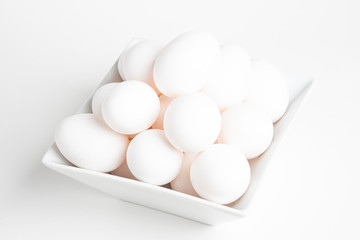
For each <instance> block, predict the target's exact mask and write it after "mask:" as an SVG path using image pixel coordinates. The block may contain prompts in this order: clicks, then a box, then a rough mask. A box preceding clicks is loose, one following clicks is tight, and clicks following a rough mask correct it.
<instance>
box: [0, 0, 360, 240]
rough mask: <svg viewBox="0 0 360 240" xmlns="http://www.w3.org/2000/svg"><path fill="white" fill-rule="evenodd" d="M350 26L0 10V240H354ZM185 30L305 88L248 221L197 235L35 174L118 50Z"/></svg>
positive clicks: (220, 8) (258, 16) (199, 5)
mask: <svg viewBox="0 0 360 240" xmlns="http://www.w3.org/2000/svg"><path fill="white" fill-rule="evenodd" d="M359 13H360V2H359V1H357V0H353V1H350V0H343V1H330V0H328V1H325V0H315V1H314V0H313V1H310V0H308V1H304V0H295V1H294V0H293V1H287V0H282V1H281V0H275V1H266V0H251V1H240V0H234V1H228V0H221V1H205V0H204V1H195V0H182V1H165V0H164V1H160V0H155V1H135V0H131V1H130V0H128V1H123V0H117V1H97V2H96V1H89V0H86V1H85V0H84V1H73V0H71V1H45V0H44V1H39V0H33V1H10V0H0V163H1V165H0V239H4V240H5V239H6V240H7V239H359V238H360V231H359V230H358V229H357V227H359V225H360V223H359V215H360V207H359V205H360V194H359V189H360V185H359V183H360V164H359V161H360V158H359V151H360V137H359V135H360V114H359V112H360V110H359V109H360V94H359V90H360V87H359V86H360V84H359V82H360V14H359ZM198 28H201V29H205V30H209V31H211V32H213V33H214V34H215V35H216V36H217V38H218V39H219V41H220V42H222V43H225V42H240V43H241V44H242V45H243V46H244V47H245V48H246V49H247V50H248V51H249V53H250V54H251V56H253V57H257V58H265V59H267V60H269V61H271V62H273V63H274V64H276V65H277V66H278V67H279V68H281V69H283V70H284V71H286V72H292V73H299V74H305V75H308V76H314V77H315V78H316V80H317V83H316V86H315V88H314V89H313V91H312V93H311V96H310V97H309V99H308V101H307V103H306V104H305V105H304V108H303V109H302V110H301V111H300V112H299V114H298V117H297V119H296V120H295V122H294V124H293V126H292V127H291V129H290V130H289V133H288V135H287V137H286V138H285V141H283V144H282V146H281V150H279V151H278V153H277V155H276V159H277V160H276V161H274V163H273V164H272V168H277V169H280V171H278V172H279V173H281V174H279V175H276V176H273V180H272V181H269V182H268V185H269V192H268V195H267V196H264V204H263V207H262V208H259V211H258V212H257V213H256V214H253V215H251V216H249V217H248V218H246V219H244V220H243V221H239V222H233V223H229V224H225V225H221V226H216V227H210V226H207V225H203V224H200V223H196V222H193V221H189V220H186V219H182V218H180V217H176V216H172V215H168V214H164V213H161V212H158V211H155V210H151V209H147V208H144V207H139V206H136V205H133V204H129V203H125V202H122V201H120V200H117V199H115V198H112V197H110V196H107V195H105V194H102V193H100V192H98V191H96V190H94V189H92V188H90V187H88V186H86V185H83V184H81V183H78V182H76V181H74V180H72V179H69V178H67V177H65V176H63V175H60V174H58V173H56V172H53V171H51V170H49V169H47V168H45V167H44V166H42V164H41V158H42V155H43V154H44V152H45V151H46V149H47V148H48V147H49V146H50V144H51V143H52V141H53V133H54V128H55V126H56V124H57V123H58V122H59V121H60V120H61V119H63V118H65V117H66V116H69V115H71V114H72V113H74V112H75V111H76V110H77V109H78V108H79V106H80V105H81V103H82V102H83V101H85V99H86V97H87V96H88V95H89V94H90V93H91V92H92V91H93V90H94V88H95V87H96V85H97V84H98V83H99V82H100V81H101V80H102V78H103V76H104V75H105V74H106V72H107V71H108V69H109V68H110V67H111V66H112V64H113V63H114V61H115V60H116V58H117V57H118V55H119V54H120V52H121V50H122V49H123V47H124V46H125V44H126V43H127V42H128V41H129V40H130V39H131V38H133V37H144V38H154V39H159V40H163V41H168V40H170V38H172V37H174V36H175V35H177V34H179V33H181V32H184V31H187V30H191V29H198Z"/></svg>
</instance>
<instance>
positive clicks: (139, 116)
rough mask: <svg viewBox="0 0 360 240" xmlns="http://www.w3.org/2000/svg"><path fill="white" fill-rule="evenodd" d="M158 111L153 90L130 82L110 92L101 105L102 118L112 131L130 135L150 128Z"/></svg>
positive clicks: (158, 104)
mask: <svg viewBox="0 0 360 240" xmlns="http://www.w3.org/2000/svg"><path fill="white" fill-rule="evenodd" d="M159 109H160V101H159V98H158V96H157V94H156V92H155V91H154V89H152V88H151V87H150V86H149V85H147V84H146V83H144V82H141V81H137V80H131V81H124V82H121V83H120V84H119V85H118V86H116V87H114V88H113V89H112V90H111V92H110V93H109V95H108V96H107V97H106V98H105V100H104V102H103V104H102V116H103V118H104V121H105V122H106V124H108V125H109V127H110V128H112V129H113V130H114V131H116V132H119V133H122V134H127V135H131V134H136V133H139V132H141V131H143V130H145V129H148V128H149V127H151V125H152V124H153V123H154V122H155V120H156V119H157V116H158V114H159Z"/></svg>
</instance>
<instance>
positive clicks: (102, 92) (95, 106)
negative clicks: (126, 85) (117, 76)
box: [91, 82, 120, 121]
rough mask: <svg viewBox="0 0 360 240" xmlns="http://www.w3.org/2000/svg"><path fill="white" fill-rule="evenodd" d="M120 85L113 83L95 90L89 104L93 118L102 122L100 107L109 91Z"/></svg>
mask: <svg viewBox="0 0 360 240" xmlns="http://www.w3.org/2000/svg"><path fill="white" fill-rule="evenodd" d="M118 84H120V83H119V82H114V83H108V84H105V85H103V86H101V87H100V88H99V89H98V90H96V92H95V94H94V96H93V98H92V102H91V108H92V112H93V114H94V115H95V117H96V118H97V119H99V120H101V121H103V117H102V113H101V106H102V103H103V101H104V99H105V98H106V97H107V96H108V94H109V93H110V91H111V90H112V89H113V88H114V87H115V86H117V85H118Z"/></svg>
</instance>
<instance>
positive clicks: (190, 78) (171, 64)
mask: <svg viewBox="0 0 360 240" xmlns="http://www.w3.org/2000/svg"><path fill="white" fill-rule="evenodd" d="M219 55H220V48H219V45H218V42H217V40H216V39H215V37H214V36H213V35H211V34H210V33H207V32H201V31H192V32H187V33H184V34H182V35H180V36H178V37H177V38H175V39H174V40H173V41H171V42H170V43H169V44H167V45H166V46H165V48H164V49H163V50H162V51H161V52H160V53H159V55H158V57H157V59H156V60H155V64H154V70H153V73H154V81H155V85H156V86H157V88H158V89H159V90H160V92H161V93H163V94H164V95H166V96H168V97H172V98H173V97H177V96H179V95H182V94H186V93H191V92H197V91H199V90H201V89H202V88H203V87H204V86H205V85H206V83H207V82H208V80H209V76H211V75H212V70H213V67H214V65H215V62H216V60H217V59H218V57H219Z"/></svg>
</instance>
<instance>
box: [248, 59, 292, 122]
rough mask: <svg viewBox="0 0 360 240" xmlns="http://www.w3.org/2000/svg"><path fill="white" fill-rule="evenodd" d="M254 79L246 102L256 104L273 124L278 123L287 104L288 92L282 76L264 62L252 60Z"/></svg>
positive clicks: (273, 67)
mask: <svg viewBox="0 0 360 240" xmlns="http://www.w3.org/2000/svg"><path fill="white" fill-rule="evenodd" d="M252 67H253V73H254V78H253V81H251V84H250V88H249V92H248V94H247V96H246V101H247V102H250V103H253V104H257V105H258V106H259V107H261V108H262V109H263V110H264V111H265V112H267V113H268V114H269V115H270V116H271V119H272V121H273V122H276V121H278V120H279V119H280V118H281V117H282V116H283V115H284V113H285V111H286V109H287V106H288V104H289V90H288V86H287V82H286V79H285V77H284V75H283V74H282V73H281V72H280V71H279V70H278V69H277V68H276V67H275V66H273V65H272V64H270V63H269V62H267V61H264V60H252Z"/></svg>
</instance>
